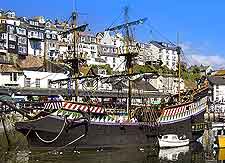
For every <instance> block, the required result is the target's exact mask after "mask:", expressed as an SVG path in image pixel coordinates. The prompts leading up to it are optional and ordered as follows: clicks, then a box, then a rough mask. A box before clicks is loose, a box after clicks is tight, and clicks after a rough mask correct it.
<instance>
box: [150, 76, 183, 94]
mask: <svg viewBox="0 0 225 163" xmlns="http://www.w3.org/2000/svg"><path fill="white" fill-rule="evenodd" d="M146 76H147V74H146ZM150 76H151V77H150V78H149V79H148V81H149V82H150V84H152V85H153V86H154V87H155V88H156V89H158V90H159V92H163V93H170V94H176V93H178V89H179V79H178V78H176V77H172V76H159V75H155V76H152V75H151V74H150ZM180 91H184V80H183V79H180Z"/></svg>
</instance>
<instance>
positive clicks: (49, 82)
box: [48, 79, 52, 88]
mask: <svg viewBox="0 0 225 163" xmlns="http://www.w3.org/2000/svg"><path fill="white" fill-rule="evenodd" d="M48 88H52V84H51V79H48Z"/></svg>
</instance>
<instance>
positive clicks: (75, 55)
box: [72, 11, 79, 101]
mask: <svg viewBox="0 0 225 163" xmlns="http://www.w3.org/2000/svg"><path fill="white" fill-rule="evenodd" d="M72 21H73V22H72V24H73V25H72V26H73V27H72V28H73V29H75V28H76V26H77V24H76V21H77V13H76V12H75V11H73V12H72ZM76 36H77V33H76V30H74V31H73V59H74V60H73V63H72V64H73V68H74V77H75V78H77V77H78V76H79V61H78V53H77V52H76V39H77V37H76ZM75 101H78V80H77V79H76V80H75Z"/></svg>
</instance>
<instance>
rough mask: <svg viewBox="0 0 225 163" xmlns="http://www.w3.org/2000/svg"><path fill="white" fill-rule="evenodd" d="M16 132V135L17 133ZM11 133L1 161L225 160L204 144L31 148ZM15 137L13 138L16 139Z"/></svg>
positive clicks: (223, 152)
mask: <svg viewBox="0 0 225 163" xmlns="http://www.w3.org/2000/svg"><path fill="white" fill-rule="evenodd" d="M13 134H14V135H13ZM13 134H12V133H11V141H12V142H11V143H12V144H13V145H11V146H10V147H7V141H6V139H5V136H4V135H3V133H2V134H1V136H0V141H1V142H0V143H1V146H0V163H33V162H38V163H46V162H48V163H51V162H54V163H62V162H63V163H73V162H78V163H87V162H93V163H103V162H104V163H107V162H108V163H116V162H123V163H125V162H129V163H136V162H137V163H147V162H149V163H164V162H165V163H168V162H177V163H178V162H180V163H181V162H182V163H207V162H210V163H212V162H225V161H222V160H225V150H218V151H205V150H204V148H203V147H202V145H201V144H200V143H194V144H191V145H190V146H185V147H179V148H172V149H150V148H148V147H135V148H126V147H124V148H120V149H98V150H76V149H60V150H55V149H30V148H29V147H28V146H27V143H26V140H25V139H24V138H23V137H21V135H20V134H18V133H13ZM12 138H13V140H12Z"/></svg>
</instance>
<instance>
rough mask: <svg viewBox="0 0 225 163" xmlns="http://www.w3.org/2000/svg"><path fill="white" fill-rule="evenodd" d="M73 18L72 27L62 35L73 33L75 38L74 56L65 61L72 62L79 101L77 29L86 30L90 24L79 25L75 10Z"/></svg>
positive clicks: (76, 97) (76, 95)
mask: <svg viewBox="0 0 225 163" xmlns="http://www.w3.org/2000/svg"><path fill="white" fill-rule="evenodd" d="M71 18H72V25H71V27H72V28H71V29H69V30H67V31H65V32H62V33H61V35H64V36H65V35H68V34H70V33H72V34H73V39H72V40H73V56H72V59H68V60H66V61H65V62H66V63H70V64H71V67H72V69H73V71H72V73H71V74H72V75H73V77H74V78H75V101H78V77H79V56H78V52H77V51H76V50H77V48H76V46H77V31H78V32H83V31H85V29H86V27H87V26H88V24H84V25H81V26H77V24H76V21H77V12H75V11H73V12H72V16H71ZM69 84H70V83H68V85H69ZM68 87H69V86H68ZM71 97H72V96H71Z"/></svg>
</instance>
